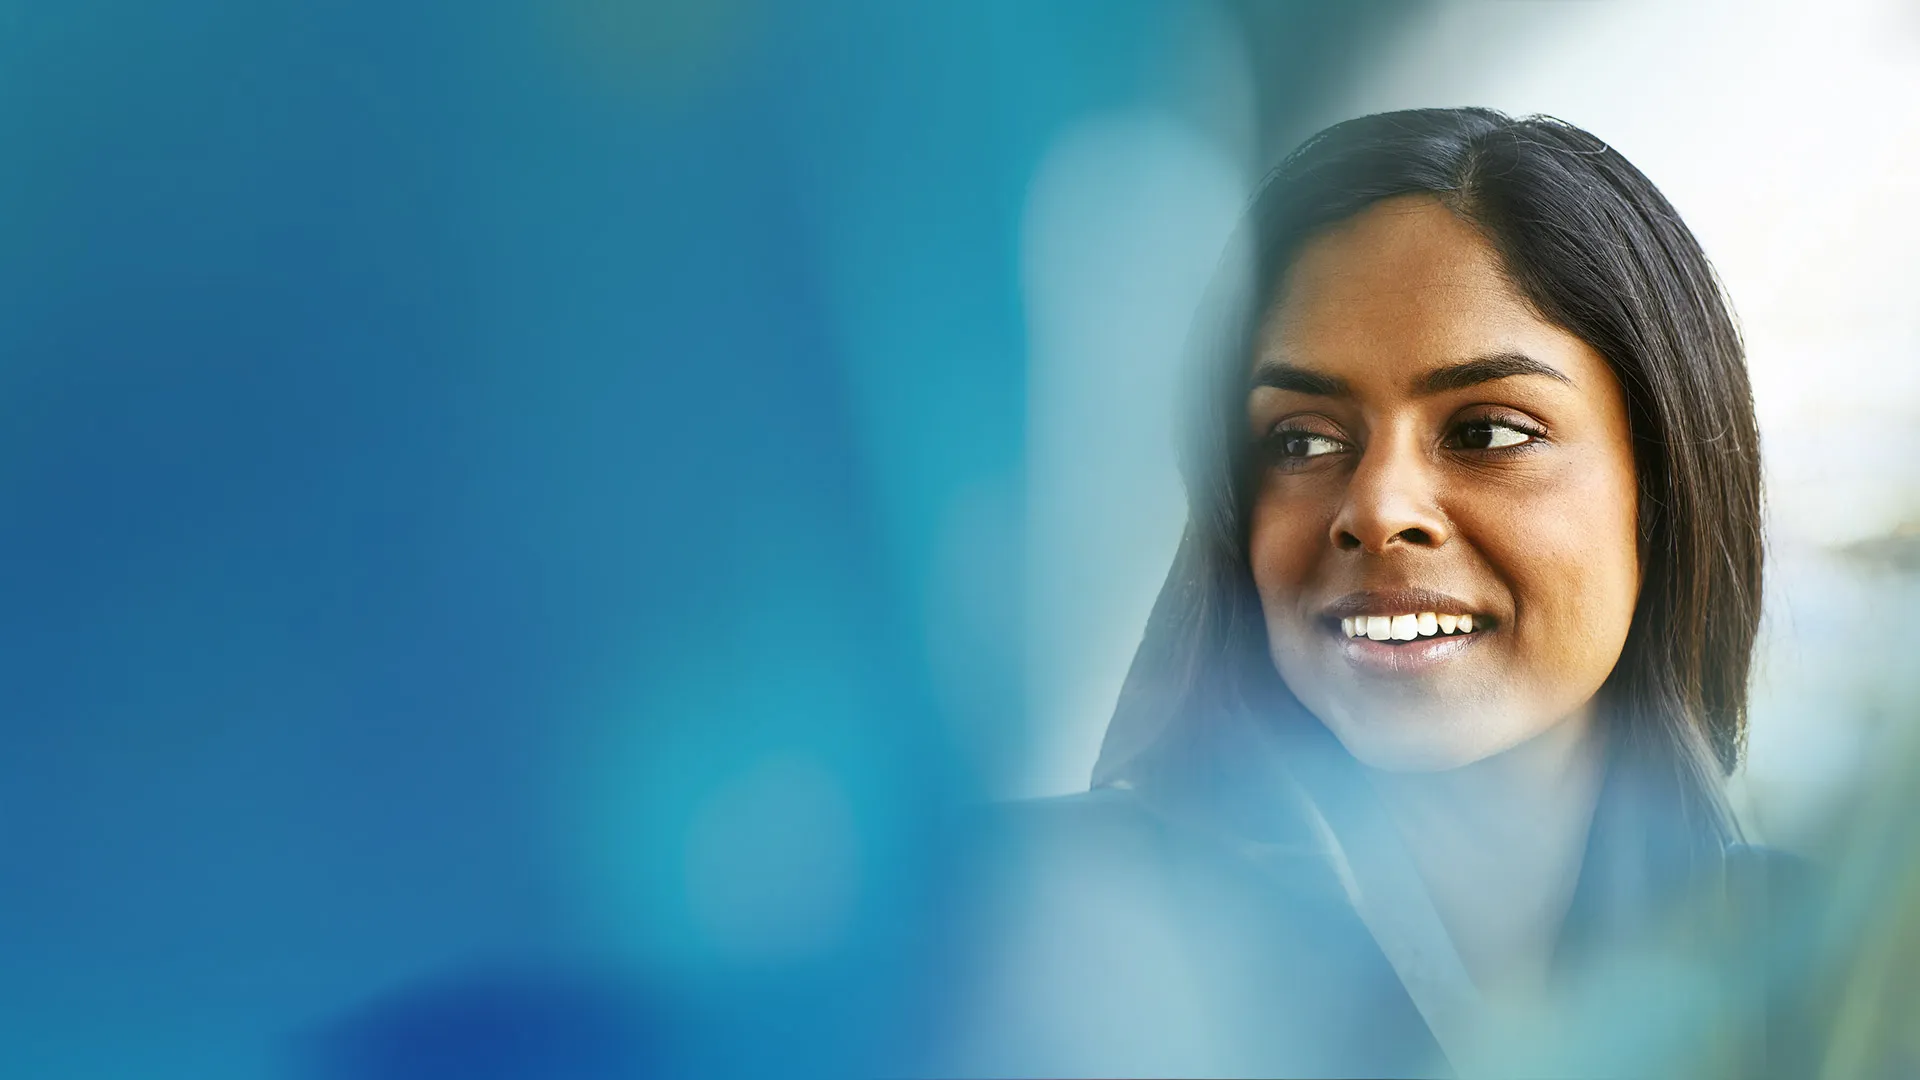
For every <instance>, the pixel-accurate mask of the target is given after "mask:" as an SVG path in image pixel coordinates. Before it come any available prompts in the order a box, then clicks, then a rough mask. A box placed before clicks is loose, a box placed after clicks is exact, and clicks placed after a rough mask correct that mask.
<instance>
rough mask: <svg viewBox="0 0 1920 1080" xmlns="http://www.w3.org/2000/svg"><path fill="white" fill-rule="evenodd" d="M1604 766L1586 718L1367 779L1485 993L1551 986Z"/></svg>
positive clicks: (1599, 742) (1597, 735)
mask: <svg viewBox="0 0 1920 1080" xmlns="http://www.w3.org/2000/svg"><path fill="white" fill-rule="evenodd" d="M1604 768H1605V755H1604V740H1603V738H1602V735H1601V731H1600V728H1599V726H1598V725H1597V724H1596V723H1595V722H1594V718H1593V716H1592V715H1591V712H1590V711H1588V712H1583V713H1581V714H1579V715H1575V716H1571V717H1568V718H1566V719H1565V720H1563V721H1561V722H1560V723H1559V724H1556V725H1555V726H1554V727H1553V728H1551V729H1549V730H1548V731H1545V732H1542V733H1541V734H1540V735H1538V736H1536V737H1534V738H1533V739H1531V740H1529V741H1527V742H1525V743H1523V744H1521V745H1520V746H1517V747H1514V748H1513V749H1511V750H1508V751H1505V752H1504V753H1500V754H1496V755H1495V756H1493V757H1490V758H1486V759H1484V760H1481V761H1478V762H1475V763H1473V764H1471V765H1465V766H1462V767H1460V768H1457V769H1449V770H1445V771H1442V772H1430V773H1389V772H1381V771H1377V770H1369V771H1368V778H1369V780H1370V781H1371V782H1372V785H1373V787H1374V789H1375V790H1376V791H1377V792H1378V793H1379V795H1380V797H1381V801H1382V802H1383V803H1384V805H1385V806H1386V808H1387V812H1388V816H1389V817H1390V818H1391V820H1392V821H1393V823H1394V825H1395V827H1396V828H1397V829H1398V830H1399V832H1400V834H1401V836H1402V837H1403V838H1404V839H1405V841H1406V846H1407V849H1408V851H1409V853H1410V854H1411V855H1412V857H1413V861H1414V865H1415V868H1416V869H1417V870H1418V871H1419V874H1420V877H1421V878H1422V880H1423V881H1424V882H1425V884H1426V886H1427V891H1428V892H1429V893H1430V894H1431V896H1432V898H1433V902H1434V906H1435V908H1436V909H1438V911H1439V913H1440V918H1441V921H1442V922H1443V923H1444V924H1445V925H1446V927H1447V930H1448V933H1449V934H1450V935H1451V936H1452V938H1453V940H1454V945H1455V947H1456V948H1457V949H1458V950H1459V952H1460V957H1461V960H1462V961H1463V962H1464V963H1465V964H1466V967H1467V971H1468V972H1469V973H1470V974H1471V975H1472V976H1473V978H1474V981H1475V982H1476V983H1478V984H1479V985H1480V987H1481V989H1482V990H1483V991H1486V992H1488V993H1490V994H1501V993H1503V992H1512V993H1521V994H1524V993H1531V992H1534V991H1536V990H1538V989H1539V988H1541V987H1542V986H1543V985H1544V982H1545V980H1546V976H1547V970H1548V966H1549V964H1550V961H1551V959H1552V955H1553V947H1554V943H1555V942H1556V941H1557V939H1558V937H1559V933H1560V927H1561V924H1562V923H1563V922H1564V920H1565V918H1566V913H1567V908H1568V905H1569V904H1570V903H1571V901H1572V899H1573V890H1574V886H1575V884H1576V883H1577V882H1578V880H1579V877H1580V867H1581V862H1582V860H1583V858H1584V856H1585V853H1586V846H1587V834H1588V830H1589V827H1590V826H1591V824H1592V821H1593V811H1594V806H1595V804H1596V803H1597V802H1598V800H1599V795H1600V785H1601V781H1602V779H1603V773H1604Z"/></svg>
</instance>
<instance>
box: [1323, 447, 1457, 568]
mask: <svg viewBox="0 0 1920 1080" xmlns="http://www.w3.org/2000/svg"><path fill="white" fill-rule="evenodd" d="M1329 532H1330V536H1329V538H1330V539H1331V540H1332V542H1333V546H1334V547H1336V548H1338V549H1340V550H1342V551H1365V552H1369V553H1371V554H1374V555H1383V554H1385V553H1386V552H1387V551H1388V550H1390V549H1393V548H1396V547H1398V548H1437V547H1439V546H1440V545H1442V544H1444V543H1446V542H1447V540H1448V539H1449V537H1450V535H1451V533H1452V528H1451V526H1450V525H1449V524H1448V522H1447V516H1446V514H1445V513H1444V512H1443V511H1442V510H1441V508H1440V500H1439V492H1438V491H1437V489H1436V485H1435V478H1434V475H1433V466H1432V462H1430V461H1429V460H1428V459H1427V456H1426V455H1425V454H1423V453H1421V452H1420V448H1419V446H1418V445H1416V440H1415V439H1414V438H1412V437H1395V436H1393V435H1391V434H1389V433H1386V432H1381V433H1379V435H1378V437H1376V438H1374V439H1373V440H1372V441H1371V443H1370V444H1369V445H1368V446H1367V447H1366V448H1365V449H1364V450H1363V451H1362V452H1361V454H1360V460H1359V461H1358V462H1357V463H1356V464H1355V465H1354V470H1353V473H1352V475H1351V476H1350V477H1349V479H1348V481H1347V490H1346V497H1345V499H1344V500H1343V501H1342V502H1341V504H1340V509H1339V512H1338V513H1336V514H1335V515H1334V518H1333V524H1332V527H1331V529H1330V530H1329Z"/></svg>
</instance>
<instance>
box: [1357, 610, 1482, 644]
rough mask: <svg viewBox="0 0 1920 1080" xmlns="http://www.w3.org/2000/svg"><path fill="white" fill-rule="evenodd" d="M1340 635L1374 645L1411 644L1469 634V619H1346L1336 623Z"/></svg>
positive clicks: (1433, 615)
mask: <svg viewBox="0 0 1920 1080" xmlns="http://www.w3.org/2000/svg"><path fill="white" fill-rule="evenodd" d="M1340 632H1341V633H1342V634H1345V635H1346V636H1347V637H1364V638H1370V639H1372V640H1374V641H1389V640H1391V641H1412V640H1414V639H1416V638H1422V637H1432V636H1434V635H1435V634H1456V633H1457V634H1471V633H1473V616H1471V615H1441V614H1438V613H1436V612H1432V611H1422V612H1420V613H1419V614H1416V615H1350V616H1347V617H1344V618H1342V619H1341V620H1340Z"/></svg>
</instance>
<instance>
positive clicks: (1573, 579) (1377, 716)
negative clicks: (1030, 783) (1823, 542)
mask: <svg viewBox="0 0 1920 1080" xmlns="http://www.w3.org/2000/svg"><path fill="white" fill-rule="evenodd" d="M1193 347H1194V348H1193V354H1194V355H1193V360H1194V362H1195V363H1196V364H1197V365H1198V373H1197V374H1198V377H1197V378H1196V379H1195V385H1196V386H1197V388H1198V390H1199V392H1198V394H1197V395H1196V398H1195V401H1194V402H1193V408H1192V410H1191V414H1190V421H1191V423H1190V430H1189V432H1188V439H1187V443H1186V446H1185V452H1184V455H1183V460H1182V471H1183V475H1184V478H1185V481H1186V487H1187V493H1188V500H1189V513H1190V518H1189V522H1188V526H1187V529H1186V533H1185V535H1184V538H1183V540H1182V542H1181V545H1180V548H1179V552H1178V554H1177V555H1176V557H1175V560H1174V565H1173V568H1172V571H1171V573H1170V574H1169V575H1168V578H1167V582H1166V584H1165V586H1164V588H1163V589H1162V591H1161V593H1160V597H1159V600H1158V602H1157V603H1156V604H1155V606H1154V609H1153V612H1152V615H1151V617H1150V619H1149V622H1148V625H1147V628H1146V634H1145V639H1144V641H1143V643H1142V645H1141V647H1140V650H1139V652H1138V654H1137V656H1136V658H1135V660H1134V663H1133V666H1132V669H1131V671H1130V672H1129V674H1128V677H1127V680H1126V683H1125V686H1124V688H1123V690H1122V692H1121V696H1120V701H1119V705H1118V708H1117V709H1116V711H1115V714H1114V717H1113V721H1112V724H1111V726H1110V727H1109V730H1108V733H1107V737H1106V741H1105V745H1104V747H1103V749H1102V752H1101V756H1100V760H1099V763H1098V765H1097V767H1096V769H1095V773H1094V790H1093V791H1092V792H1090V793H1088V794H1086V795H1081V796H1074V797H1069V798H1066V799H1062V800H1048V801H1045V802H1044V803H1043V804H1042V805H1038V806H1032V805H1030V806H1027V807H1024V808H1021V809H1019V810H1017V811H1016V812H1014V813H1013V814H1012V815H1011V819H1012V824H1013V831H1012V833H1011V834H1010V838H1009V841H1008V842H1009V843H1010V844H1011V845H1013V847H1012V849H1011V850H1013V851H1014V852H1016V853H1018V854H1019V855H1021V856H1024V859H1023V860H1022V861H1019V862H1018V863H1017V865H1018V866H1019V870H1018V871H1017V872H1014V873H1012V874H1011V875H1010V876H1008V877H1003V878H999V879H996V880H997V881H998V882H999V884H1000V885H1001V886H1003V887H1005V888H1008V889H1013V890H1015V891H1017V892H1019V893H1020V894H1021V899H1022V903H1021V904H1019V905H1015V906H1014V907H1012V908H1009V907H1006V906H1005V905H1002V906H1000V907H997V908H995V910H996V911H1002V912H1004V911H1009V910H1013V911H1018V912H1019V913H1020V914H1018V915H1014V916H1006V917H1005V918H1004V919H996V920H995V923H994V926H995V930H996V931H1006V930H1009V929H1011V931H1012V932H1013V933H1014V934H1016V935H1017V947H1016V948H1015V949H1014V950H1013V951H1012V952H1011V953H1002V954H1000V955H1001V956H1002V957H1006V956H1009V955H1010V956H1012V957H1013V959H1011V960H1004V959H1003V960H1002V961H1000V962H998V963H997V966H996V967H995V969H994V972H993V974H992V975H991V976H990V979H991V981H990V982H989V983H988V984H987V985H986V986H984V987H983V988H982V989H981V990H980V992H979V993H978V994H977V995H974V996H972V997H970V998H969V999H968V1000H967V1001H966V1002H964V1003H963V1004H962V1006H961V1012H962V1014H963V1015H965V1016H966V1017H967V1019H968V1022H969V1023H970V1024H973V1025H975V1027H974V1030H975V1032H976V1037H974V1038H972V1039H970V1040H967V1041H965V1042H964V1044H963V1051H964V1053H963V1056H962V1057H961V1058H960V1059H959V1062H958V1064H959V1065H960V1067H962V1068H963V1070H970V1071H980V1072H996V1071H1007V1072H1014V1073H1035V1072H1041V1073H1087V1072H1120V1073H1135V1074H1137V1073H1142V1072H1178V1073H1215V1074H1257V1075H1427V1074H1444V1073H1447V1072H1449V1071H1456V1072H1462V1073H1470V1074H1475V1075H1479V1074H1483V1073H1497V1072H1502V1071H1509V1070H1518V1071H1522V1072H1526V1073H1529V1074H1540V1073H1543V1072H1556V1071H1559V1072H1576V1073H1577V1072H1580V1071H1583V1070H1592V1071H1596V1072H1600V1073H1614V1074H1620V1073H1632V1074H1636V1075H1639V1074H1645V1073H1647V1072H1649V1071H1650V1070H1653V1069H1656V1068H1659V1069H1666V1068H1671V1069H1672V1070H1673V1071H1675V1072H1685V1071H1687V1069H1688V1068H1689V1067H1690V1066H1694V1065H1702V1066H1703V1065H1704V1064H1705V1063H1708V1062H1711V1063H1712V1064H1714V1065H1715V1066H1716V1067H1724V1066H1725V1064H1726V1062H1727V1061H1728V1060H1729V1057H1728V1055H1730V1054H1731V1055H1734V1056H1736V1057H1741V1058H1742V1059H1743V1060H1751V1061H1752V1062H1754V1067H1755V1068H1759V1067H1761V1066H1762V1065H1765V1066H1767V1067H1770V1068H1772V1069H1774V1070H1781V1069H1790V1068H1791V1067H1792V1066H1791V1065H1789V1064H1787V1062H1788V1058H1787V1056H1786V1055H1787V1054H1788V1053H1789V1052H1790V1049H1791V1048H1790V1047H1788V1046H1786V1045H1784V1043H1783V1040H1782V1039H1781V1038H1780V1037H1779V1033H1778V1032H1776V1033H1775V1036H1774V1037H1773V1038H1772V1040H1771V1042H1770V1043H1769V1042H1767V1041H1765V1040H1764V1039H1763V1036H1764V1035H1765V1028H1764V1025H1761V1024H1759V1023H1758V1022H1757V1021H1758V1019H1759V1018H1760V1017H1761V1016H1762V1013H1763V1010H1764V1005H1765V1003H1764V1002H1762V1001H1749V1000H1745V999H1743V997H1742V995H1741V993H1740V987H1741V986H1742V985H1743V981H1742V978H1741V977H1740V976H1739V973H1740V972H1741V971H1742V970H1744V967H1743V965H1747V964H1748V963H1749V961H1748V957H1749V955H1750V953H1749V950H1747V949H1746V947H1745V943H1747V942H1750V941H1751V940H1752V938H1751V936H1750V935H1751V934H1752V933H1754V932H1756V931H1757V928H1758V925H1759V920H1760V919H1762V918H1763V916H1764V914H1765V908H1766V904H1765V903H1763V901H1768V900H1770V899H1771V898H1773V897H1776V896H1777V895H1778V893H1779V889H1778V884H1779V879H1780V878H1781V876H1782V873H1783V871H1782V869H1781V867H1780V860H1778V859H1775V858H1772V857H1768V856H1766V855H1765V854H1764V853H1760V852H1758V851H1756V850H1754V849H1751V848H1747V847H1745V846H1743V845H1741V843H1740V837H1739V832H1738V829H1737V827H1736V825H1735V823H1734V820H1733V817H1732V815H1731V813H1730V812H1729V809H1728V806H1727V801H1726V798H1725V795H1724V792H1723V788H1722V784H1723V780H1724V778H1725V776H1726V775H1727V773H1728V772H1729V771H1730V770H1732V769H1733V768H1734V767H1735V765H1736V763H1737V762H1738V759H1739V755H1740V752H1741V747H1742V741H1743V728H1744V721H1745V713H1746V699H1747V674H1748V666H1749V658H1750V655H1751V651H1752V646H1753V640H1754V634H1755V629H1756V625H1757V622H1758V618H1759V614H1760V585H1761V562H1762V542H1761V535H1760V465H1759V452H1758V437H1757V432H1756V428H1755V422H1754V415H1753V407H1752V402H1751V398H1750V394H1749V389H1748V382H1747V375H1746V370H1745V367H1744V361H1743V357H1742V349H1741V343H1740V338H1739V335H1738V332H1737V331H1736V329H1735V326H1734V322H1733V319H1732V317H1731V316H1730V314H1729V312H1728V309H1727V305H1726V303H1725V301H1724V299H1723V297H1722V295H1721V290H1720V288H1719V285H1718V283H1717V281H1716V279H1715V277H1714V274H1713V272H1712V270H1711V268H1710V266H1709V265H1708V262H1707V260H1706V257H1705V256H1704V255H1703V253H1702V252H1701V249H1700V246H1699V244H1698V243H1697V242H1696V241H1695V239H1694V237H1693V236H1692V234H1691V233H1690V232H1688V230H1687V228H1686V226H1685V225H1684V224H1682V223H1681V221H1680V219H1679V217H1678V215H1677V214H1676V213H1675V212H1674V210H1673V208H1672V206H1671V205H1669V204H1668V202H1667V201H1666V199H1665V198H1664V197H1662V196H1661V194H1660V193H1659V191H1658V190H1657V189H1655V187H1654V186H1653V184H1652V183H1650V182H1649V181H1648V180H1647V178H1646V177H1644V176H1643V175H1642V174H1641V173H1640V172H1639V171H1638V170H1637V169H1635V168H1634V167H1633V166H1632V165H1631V164H1629V163H1628V162H1627V160H1626V159H1625V158H1623V157H1622V156H1621V155H1620V154H1619V153H1617V152H1616V151H1614V150H1613V149H1612V148H1610V147H1609V146H1607V145H1606V144H1605V143H1603V142H1601V141H1600V140H1599V139H1597V138H1595V137H1593V136H1592V135H1589V134H1587V133H1586V132H1584V131H1581V130H1580V129H1578V128H1575V127H1573V126H1571V125H1568V124H1565V123H1561V122H1559V121H1556V120H1550V119H1544V118H1529V119H1521V120H1514V119H1510V118H1508V117H1506V116H1503V115H1501V114H1499V113H1496V112H1492V111H1490V110H1484V109H1435V110H1416V111H1408V112H1399V113H1389V114H1384V115H1378V116H1369V117H1365V118H1362V119H1358V120H1353V121H1349V122H1346V123H1342V124H1338V125H1336V126H1334V127H1332V128H1329V129H1327V130H1326V131H1323V132H1321V133H1320V134H1318V135H1316V136H1314V137H1313V138H1312V139H1310V140H1309V141H1308V142H1307V143H1306V144H1304V145H1303V146H1302V147H1301V148H1300V149H1299V150H1297V151H1295V153H1294V154H1293V155H1292V156H1291V157H1290V158H1289V159H1288V160H1287V161H1286V163H1285V164H1284V165H1282V167H1281V168H1280V169H1279V170H1278V171H1277V172H1276V173H1275V174H1274V175H1273V176H1272V177H1271V178H1270V179H1269V181H1268V182H1267V184H1266V185H1265V187H1264V188H1263V189H1262V191H1261V193H1260V194H1259V196H1258V198H1257V199H1256V201H1255V203H1254V205H1253V207H1252V208H1251V210H1250V212H1249V214H1248V215H1247V218H1246V220H1245V222H1244V224H1243V226H1242V228H1241V230H1240V233H1239V235H1238V237H1237V239H1236V242H1235V245H1234V247H1233V249H1232V255H1231V256H1230V257H1229V259H1228V260H1227V261H1226V263H1225V264H1223V269H1222V271H1221V273H1220V274H1219V276H1218V278H1217V280H1216V282H1215V284H1214V286H1213V288H1212V290H1211V292H1210V294H1209V299H1208V301H1207V303H1206V306H1205V309H1204V310H1203V311H1202V313H1201V316H1200V319H1199V322H1198V324H1197V329H1196V333H1195V335H1194V337H1193ZM1654 971H1658V972H1659V973H1660V976H1659V978H1660V980H1663V981H1657V982H1656V981H1650V980H1651V978H1652V977H1651V976H1650V975H1649V973H1650V972H1654ZM1729 975H1734V976H1735V977H1734V978H1729V977H1728V976H1729ZM1676 980H1677V981H1676ZM1623 987H1628V988H1631V992H1628V993H1621V992H1619V991H1620V990H1621V988H1623Z"/></svg>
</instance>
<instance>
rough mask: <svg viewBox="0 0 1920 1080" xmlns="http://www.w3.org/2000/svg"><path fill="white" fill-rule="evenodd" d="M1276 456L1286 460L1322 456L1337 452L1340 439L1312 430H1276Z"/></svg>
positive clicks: (1273, 441) (1273, 439)
mask: <svg viewBox="0 0 1920 1080" xmlns="http://www.w3.org/2000/svg"><path fill="white" fill-rule="evenodd" d="M1270 445H1272V447H1273V453H1274V456H1275V457H1278V458H1280V459H1282V460H1284V461H1304V460H1306V459H1308V458H1316V457H1320V456H1321V455H1323V454H1337V453H1339V452H1340V449H1341V445H1342V444H1341V442H1340V440H1339V439H1335V438H1330V437H1328V436H1326V435H1320V434H1316V433H1315V432H1311V431H1298V430H1293V431H1286V430H1283V431H1276V432H1274V433H1273V435H1272V437H1271V443H1270Z"/></svg>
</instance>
